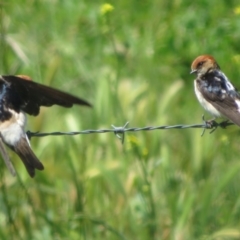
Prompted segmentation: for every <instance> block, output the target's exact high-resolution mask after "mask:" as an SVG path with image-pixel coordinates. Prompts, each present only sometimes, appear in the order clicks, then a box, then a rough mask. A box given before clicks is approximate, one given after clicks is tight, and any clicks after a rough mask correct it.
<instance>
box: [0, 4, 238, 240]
mask: <svg viewBox="0 0 240 240" xmlns="http://www.w3.org/2000/svg"><path fill="white" fill-rule="evenodd" d="M0 14H1V15H0V16H1V19H0V22H1V24H0V28H1V46H0V68H1V74H26V75H29V76H31V77H32V78H33V79H34V80H35V81H37V82H40V83H42V84H46V85H50V86H52V87H56V88H59V89H62V90H64V91H66V92H69V93H72V94H74V95H77V96H80V97H82V98H84V99H86V100H88V101H89V102H91V103H92V104H93V106H94V107H93V108H92V109H90V108H84V107H78V106H75V107H73V108H72V109H64V108H60V107H57V106H54V107H52V108H42V109H41V114H40V115H39V116H38V117H36V118H33V117H29V123H28V129H29V130H31V131H40V132H52V131H78V130H85V129H102V128H111V124H114V125H115V126H123V125H124V124H125V123H126V122H127V121H129V122H130V125H129V126H130V127H144V126H158V125H173V124H196V123H201V122H202V120H201V116H202V114H203V113H204V111H203V109H202V108H201V106H200V105H199V104H198V102H197V100H196V97H195V95H194V91H193V78H194V76H191V75H189V72H190V65H191V62H192V61H193V60H194V58H195V57H197V56H198V55H200V54H205V53H208V54H211V55H213V56H214V57H215V58H216V59H217V61H218V63H219V65H220V66H221V67H222V69H223V71H224V72H225V74H226V75H227V76H228V77H229V79H231V81H232V82H233V83H234V85H236V87H240V3H239V1H237V0H236V1H234V0H228V1H217V0H212V1H209V0H208V1H207V0H202V1H189V0H185V1H183V0H173V1H165V0H152V1H149V0H145V1H136V0H121V1H109V2H104V1H87V0H85V1H77V0H68V1H60V0H59V1H58V0H45V1H35V0H9V1H6V0H5V1H1V12H0ZM206 118H209V116H208V115H207V114H206ZM201 132H202V130H201V129H186V130H163V131H161V130H156V131H150V132H136V133H127V134H126V136H125V143H124V144H123V145H122V144H121V142H120V141H119V140H118V139H117V138H116V137H115V136H114V134H113V133H106V134H89V135H80V136H57V137H56V136H55V137H54V136H49V137H44V138H32V140H31V143H32V148H33V150H34V152H35V153H36V155H37V156H38V157H39V159H41V161H42V162H43V164H44V166H45V170H44V171H43V172H39V171H38V172H37V173H36V177H35V178H34V179H31V178H30V177H29V176H28V174H27V172H26V170H25V168H24V166H23V164H22V163H21V161H20V160H19V159H18V157H17V156H16V155H15V154H14V153H12V152H9V154H10V157H11V159H12V160H13V163H14V166H15V168H16V170H17V172H18V176H17V177H15V178H14V177H12V176H11V175H10V173H9V172H8V170H7V168H6V167H5V165H4V163H3V161H0V162H1V163H0V164H1V166H0V169H1V170H0V189H1V191H0V206H1V208H0V223H1V225H0V226H1V227H0V238H1V239H37V240H38V239H39V240H40V239H41V240H42V239H45V240H48V239H74V240H75V239H96V240H98V239H99V240H100V239H111V240H112V239H113V240H115V239H131V240H133V239H138V240H145V239H146V240H150V239H151V240H153V239H163V240H165V239H166V240H168V239H173V240H188V239H189V240H192V239H194V240H195V239H200V240H211V239H217V240H221V239H240V194H239V193H240V154H239V151H240V134H239V128H238V127H236V126H232V127H229V128H228V129H226V130H223V129H218V130H217V131H216V132H214V133H213V134H209V131H206V133H205V135H204V136H203V137H201Z"/></svg>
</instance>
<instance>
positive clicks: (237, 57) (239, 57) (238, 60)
mask: <svg viewBox="0 0 240 240" xmlns="http://www.w3.org/2000/svg"><path fill="white" fill-rule="evenodd" d="M233 60H234V61H235V62H236V63H240V55H239V54H237V55H234V56H233Z"/></svg>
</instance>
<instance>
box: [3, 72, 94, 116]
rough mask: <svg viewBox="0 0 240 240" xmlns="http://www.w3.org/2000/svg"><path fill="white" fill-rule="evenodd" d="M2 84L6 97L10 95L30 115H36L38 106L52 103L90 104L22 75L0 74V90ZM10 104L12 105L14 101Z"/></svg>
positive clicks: (48, 105)
mask: <svg viewBox="0 0 240 240" xmlns="http://www.w3.org/2000/svg"><path fill="white" fill-rule="evenodd" d="M3 86H7V89H8V94H9V95H10V96H9V97H8V98H11V97H12V98H11V99H14V100H13V101H15V103H17V104H19V108H20V109H21V110H23V111H24V112H26V113H28V114H30V115H35V116H36V115H38V113H39V109H40V106H46V107H50V106H52V105H54V104H56V105H59V106H62V107H72V106H73V104H78V105H85V106H91V105H90V104H89V103H88V102H87V101H85V100H83V99H81V98H78V97H75V96H72V95H70V94H68V93H64V92H62V91H59V90H57V89H54V88H51V87H47V86H44V85H42V84H39V83H36V82H33V81H30V79H28V78H26V77H24V76H12V75H4V76H0V90H2V91H3ZM0 95H1V93H0ZM11 95H12V96H11ZM10 104H12V105H14V103H10Z"/></svg>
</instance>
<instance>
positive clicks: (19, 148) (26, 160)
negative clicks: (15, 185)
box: [13, 137, 44, 177]
mask: <svg viewBox="0 0 240 240" xmlns="http://www.w3.org/2000/svg"><path fill="white" fill-rule="evenodd" d="M13 150H14V151H15V152H16V153H17V155H18V156H19V157H20V158H21V160H22V162H23V164H24V165H25V167H26V169H27V171H28V173H29V175H30V176H31V177H34V175H35V169H38V170H43V169H44V166H43V164H42V163H41V162H40V161H39V160H38V158H37V157H36V155H35V154H34V152H33V151H32V149H31V147H30V146H29V143H28V141H27V139H26V138H24V137H23V138H21V140H20V141H18V142H17V144H16V145H15V146H14V149H13Z"/></svg>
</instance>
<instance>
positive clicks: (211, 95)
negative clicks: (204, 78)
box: [198, 85, 240, 126]
mask: <svg viewBox="0 0 240 240" xmlns="http://www.w3.org/2000/svg"><path fill="white" fill-rule="evenodd" d="M198 88H199V91H200V92H201V94H202V95H203V97H204V98H205V99H206V100H207V101H208V102H209V103H210V104H212V105H213V107H215V108H216V109H217V110H218V111H219V112H220V113H221V114H222V115H223V116H225V117H226V118H228V119H229V120H231V121H232V122H233V123H235V124H237V125H238V126H240V95H239V93H238V92H237V91H235V90H232V91H221V89H218V88H217V87H216V86H215V89H213V88H211V89H209V87H206V86H204V85H201V86H199V85H198Z"/></svg>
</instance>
